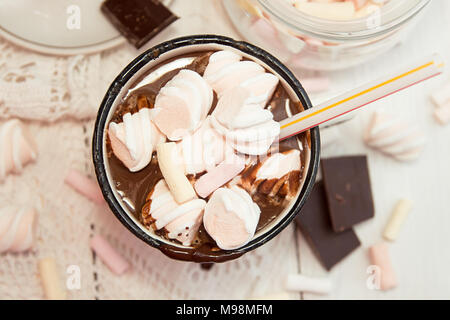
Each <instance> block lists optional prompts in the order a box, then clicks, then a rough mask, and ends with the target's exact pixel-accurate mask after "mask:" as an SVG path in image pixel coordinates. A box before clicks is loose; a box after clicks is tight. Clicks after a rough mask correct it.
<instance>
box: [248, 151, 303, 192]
mask: <svg viewBox="0 0 450 320" xmlns="http://www.w3.org/2000/svg"><path fill="white" fill-rule="evenodd" d="M300 169H301V161H300V151H299V150H297V149H291V150H289V151H285V152H280V153H274V154H272V155H270V156H269V157H267V158H266V159H264V160H263V161H262V162H261V164H260V165H257V166H253V167H249V168H248V169H247V170H248V171H246V173H245V177H241V180H240V182H239V184H240V185H242V187H243V188H244V189H245V190H247V191H248V192H249V193H250V194H254V193H255V192H256V191H258V192H260V193H262V194H266V195H268V196H269V197H271V198H272V197H275V196H280V197H282V198H285V199H288V200H289V199H291V198H293V197H294V196H295V194H296V193H297V191H298V188H299V184H300Z"/></svg>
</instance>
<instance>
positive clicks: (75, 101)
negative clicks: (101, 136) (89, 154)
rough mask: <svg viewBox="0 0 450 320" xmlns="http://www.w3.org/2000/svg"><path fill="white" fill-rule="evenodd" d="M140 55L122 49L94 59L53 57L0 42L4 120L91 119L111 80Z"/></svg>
mask: <svg viewBox="0 0 450 320" xmlns="http://www.w3.org/2000/svg"><path fill="white" fill-rule="evenodd" d="M136 54H137V53H136V50H134V49H133V48H132V47H131V46H128V45H122V46H120V47H118V48H115V49H111V50H108V51H105V52H102V53H97V54H93V55H87V56H73V57H53V56H45V55H41V54H37V53H33V52H30V51H28V50H24V49H21V48H18V47H16V46H14V45H12V44H10V43H9V42H7V41H6V40H3V39H1V38H0V88H1V90H0V118H3V119H6V118H10V117H18V118H22V119H30V120H45V121H55V120H58V119H61V118H69V117H72V118H75V119H88V118H92V117H94V116H95V115H96V113H97V110H98V107H99V105H100V102H101V100H102V99H103V96H104V94H105V92H106V89H107V88H108V86H109V85H110V83H111V82H112V80H114V78H115V77H116V76H117V74H119V72H120V71H121V70H122V69H123V67H124V66H125V65H126V64H127V63H128V62H130V61H131V59H132V58H133V57H135V56H136Z"/></svg>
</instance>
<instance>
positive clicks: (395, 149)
mask: <svg viewBox="0 0 450 320" xmlns="http://www.w3.org/2000/svg"><path fill="white" fill-rule="evenodd" d="M364 141H365V143H366V144H367V145H368V146H369V147H371V148H373V149H376V150H378V151H381V152H382V153H384V154H386V155H389V156H392V157H393V158H394V159H396V160H399V161H411V160H414V159H416V158H418V157H419V155H420V153H421V152H422V150H423V147H424V145H425V135H424V134H423V132H422V131H421V130H420V129H419V128H418V127H417V126H414V125H411V124H409V123H407V122H405V121H403V120H401V119H399V118H396V117H394V116H392V115H389V114H387V113H384V112H381V111H377V112H374V113H373V115H372V118H371V120H370V123H369V125H368V126H367V129H366V132H365V135H364Z"/></svg>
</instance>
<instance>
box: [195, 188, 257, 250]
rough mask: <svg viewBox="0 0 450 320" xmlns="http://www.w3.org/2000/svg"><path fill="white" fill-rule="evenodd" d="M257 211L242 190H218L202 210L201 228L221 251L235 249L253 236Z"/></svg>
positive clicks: (248, 196)
mask: <svg viewBox="0 0 450 320" xmlns="http://www.w3.org/2000/svg"><path fill="white" fill-rule="evenodd" d="M260 213H261V210H260V209H259V207H258V205H257V204H256V203H255V202H253V200H252V198H251V197H250V195H249V194H248V193H247V192H246V191H245V190H244V189H242V188H240V187H238V186H233V187H231V188H219V189H217V190H216V191H214V193H213V194H212V196H211V198H210V199H209V201H208V203H207V204H206V207H205V214H204V216H203V225H204V226H205V229H206V231H207V232H208V234H209V235H210V236H211V237H212V238H213V239H214V240H215V241H216V243H217V246H218V247H219V248H221V249H223V250H232V249H237V248H240V247H242V246H244V245H245V244H247V243H248V242H249V241H250V240H251V239H252V238H253V236H254V235H255V231H256V227H257V225H258V221H259V215H260Z"/></svg>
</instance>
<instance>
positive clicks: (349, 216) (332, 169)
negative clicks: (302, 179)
mask: <svg viewBox="0 0 450 320" xmlns="http://www.w3.org/2000/svg"><path fill="white" fill-rule="evenodd" d="M321 166H322V174H323V182H324V186H325V191H326V195H327V203H328V208H329V210H330V217H331V224H332V226H333V229H334V231H336V232H339V231H343V230H346V229H348V228H351V227H352V226H354V225H355V224H357V223H359V222H362V221H364V220H367V219H370V218H372V217H373V216H374V208H373V200H372V190H371V187H370V177H369V169H368V167H367V157H366V156H346V157H337V158H328V159H322V160H321Z"/></svg>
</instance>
